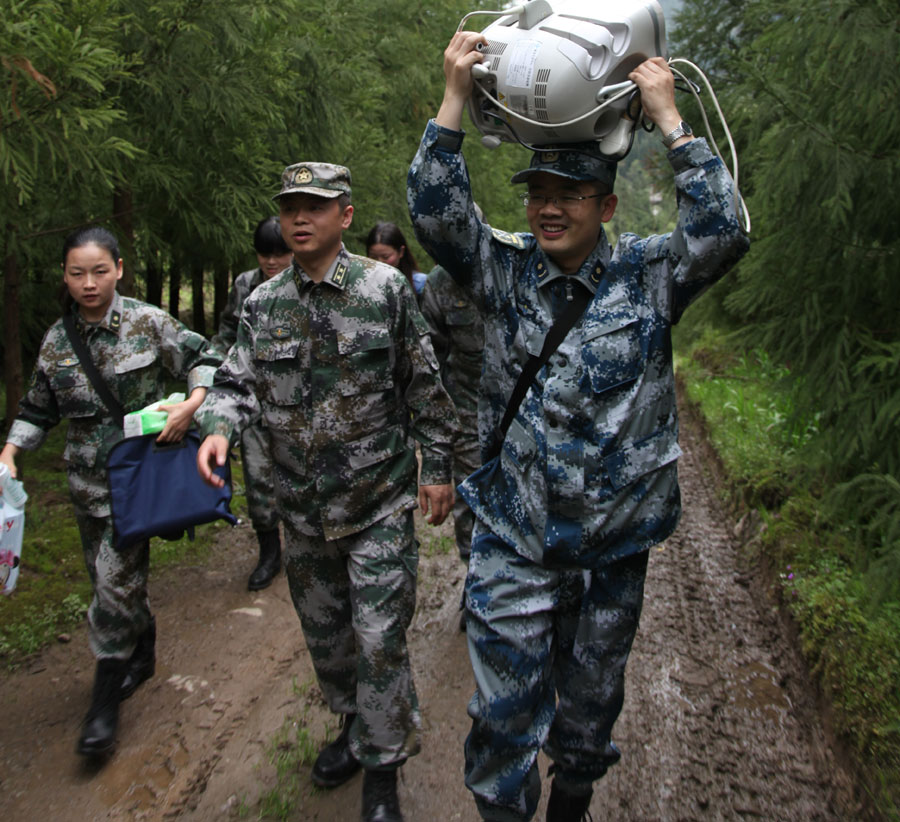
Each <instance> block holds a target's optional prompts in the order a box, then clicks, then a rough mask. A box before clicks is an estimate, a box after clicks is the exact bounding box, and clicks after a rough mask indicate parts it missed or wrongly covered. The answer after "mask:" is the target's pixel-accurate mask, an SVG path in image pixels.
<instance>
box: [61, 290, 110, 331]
mask: <svg viewBox="0 0 900 822" xmlns="http://www.w3.org/2000/svg"><path fill="white" fill-rule="evenodd" d="M72 310H73V311H74V312H75V320H76V321H77V323H78V325H79V326H80V327H81V328H83V329H85V330H88V329H92V328H105V329H106V330H107V331H111V332H112V333H113V334H115V335H116V336H117V337H118V336H119V331H120V330H121V328H122V295H121V294H119V292H118V291H114V292H113V298H112V301H111V302H110V304H109V307H108V308H107V309H106V314H104V315H103V319H102V320H100V322H98V323H89V322H88V321H87V320H85V319H84V317H82V316H81V312H80V311H79V310H78V306H77V305H73V306H72Z"/></svg>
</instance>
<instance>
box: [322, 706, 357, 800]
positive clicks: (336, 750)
mask: <svg viewBox="0 0 900 822" xmlns="http://www.w3.org/2000/svg"><path fill="white" fill-rule="evenodd" d="M354 719H356V714H344V715H343V717H342V719H341V722H342V724H343V727H342V728H341V732H340V734H338V738H337V739H335V740H334V742H332V743H330V744H328V745H326V746H325V747H324V748H322V750H321V751H320V752H319V755H318V756H317V757H316V764H315V765H313V769H312V781H313V782H315V783H316V785H318V786H319V787H320V788H336V787H337V786H338V785H343V784H344V783H345V782H346V781H347V780H348V779H349V778H350V777H351V776H353V774H355V773H356V772H357V771H358V770H359V767H360V766H359V762H358V761H357V759H356V757H355V756H354V755H353V752H352V751H351V750H350V726H351V725H352V724H353V720H354Z"/></svg>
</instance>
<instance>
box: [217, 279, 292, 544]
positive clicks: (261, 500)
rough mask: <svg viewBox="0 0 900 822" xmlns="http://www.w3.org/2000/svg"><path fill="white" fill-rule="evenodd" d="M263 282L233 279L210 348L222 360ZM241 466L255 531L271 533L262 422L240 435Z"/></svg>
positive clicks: (268, 450) (271, 492)
mask: <svg viewBox="0 0 900 822" xmlns="http://www.w3.org/2000/svg"><path fill="white" fill-rule="evenodd" d="M263 282H265V275H264V274H263V272H262V269H260V268H257V269H255V270H251V271H244V272H243V273H242V274H238V276H237V277H235V280H234V285H233V286H232V288H231V293H230V294H229V295H228V303H227V304H226V306H225V310H224V311H223V312H222V316H221V318H220V320H219V332H218V333H217V334H216V336H215V337H213V338H212V340H210V345H211V346H212V347H213V348H215V349H216V350H217V351H218V352H219V353H221V355H222V357H223V358H224V356H225V355H226V354H227V353H228V349H229V348H231V346H232V345H234V341H235V340H236V339H237V329H238V322H239V321H240V319H241V311H242V310H243V308H244V301H245V300H246V299H247V297H248V296H250V294H251V293H252V292H253V290H254V289H255V288H256V287H257V286H258V285H260V284H262V283H263ZM241 464H242V465H243V467H244V487H245V490H246V494H247V511H248V513H249V514H250V522H251V523H253V528H254V530H256V531H260V532H264V531H273V530H274V529H276V528H277V527H278V520H279V517H278V507H277V505H278V503H277V499H276V496H275V481H274V468H273V466H272V446H271V445H270V443H269V430H268V429H267V428H266V426H265V425H264V424H263V422H262V420H260V421H259V422H256V423H254V424H253V425H248V426H247V427H246V428H245V429H244V431H243V433H242V434H241Z"/></svg>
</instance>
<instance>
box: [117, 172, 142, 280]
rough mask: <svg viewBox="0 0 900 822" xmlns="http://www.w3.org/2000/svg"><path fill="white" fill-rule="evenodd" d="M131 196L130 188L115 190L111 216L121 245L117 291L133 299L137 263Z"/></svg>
mask: <svg viewBox="0 0 900 822" xmlns="http://www.w3.org/2000/svg"><path fill="white" fill-rule="evenodd" d="M132 207H133V205H132V196H131V189H130V188H117V189H116V190H115V191H114V192H113V214H115V215H116V216H115V219H116V225H117V226H118V227H119V239H120V241H121V243H122V249H121V250H122V258H123V260H124V263H125V265H124V270H123V272H122V279H121V280H120V281H119V284H118V286H116V288H117V290H118V291H119V293H120V294H124V295H125V296H127V297H133V296H135V294H136V293H137V289H136V284H135V279H134V269H135V266H136V263H137V261H136V260H135V259H134V214H133V213H132Z"/></svg>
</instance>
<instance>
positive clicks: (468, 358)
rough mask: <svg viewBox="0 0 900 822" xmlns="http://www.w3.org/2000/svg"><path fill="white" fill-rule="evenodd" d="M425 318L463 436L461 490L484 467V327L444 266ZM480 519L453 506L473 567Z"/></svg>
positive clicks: (456, 456)
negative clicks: (475, 532)
mask: <svg viewBox="0 0 900 822" xmlns="http://www.w3.org/2000/svg"><path fill="white" fill-rule="evenodd" d="M420 305H421V308H422V314H423V315H424V317H425V319H426V321H427V322H428V328H429V330H430V331H431V342H432V345H433V346H434V353H435V354H436V355H437V358H438V362H439V363H440V365H441V381H442V382H443V383H444V387H445V388H446V389H447V393H448V394H450V396H451V397H452V398H453V403H454V405H456V413H457V414H458V415H459V422H460V432H459V435H458V436H457V438H456V444H455V445H454V447H453V482H454V484H456V485H459V484H461V483H462V482H463V480H465V478H466V477H467V476H469V474H471V473H472V472H473V471H476V470H477V469H478V467H479V466H480V465H481V454H480V449H479V447H478V383H479V381H480V380H481V354H482V351H483V349H484V321H483V320H482V319H481V315H480V314H479V313H478V309H477V308H476V307H475V304H474V303H473V302H472V300H471V299H470V298H469V295H468V294H467V293H466V292H465V291H464V290H463V289H462V288H460V286H458V285H457V284H456V282H455V281H454V279H453V278H452V277H451V276H450V275H449V274H448V273H447V272H446V271H445V270H444V269H443V268H441V267H440V266H439V265H438V266H435V267H434V268H433V269H432V271H431V273H430V274H429V275H428V279H427V281H426V282H425V287H424V289H423V290H422V295H421V297H420ZM474 522H475V517H474V515H473V514H472V510H471V509H470V508H469V506H468V504H467V503H466V501H465V500H464V499H463V498H462V495H461V494H457V496H456V501H455V503H454V505H453V527H454V530H455V532H456V545H457V548H459V556H460V558H461V559H462V560H463V561H464V562H467V561H468V559H469V548H470V546H471V544H472V525H473V523H474Z"/></svg>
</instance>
